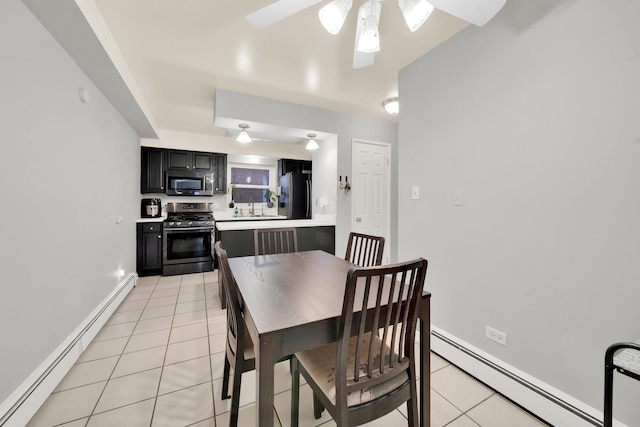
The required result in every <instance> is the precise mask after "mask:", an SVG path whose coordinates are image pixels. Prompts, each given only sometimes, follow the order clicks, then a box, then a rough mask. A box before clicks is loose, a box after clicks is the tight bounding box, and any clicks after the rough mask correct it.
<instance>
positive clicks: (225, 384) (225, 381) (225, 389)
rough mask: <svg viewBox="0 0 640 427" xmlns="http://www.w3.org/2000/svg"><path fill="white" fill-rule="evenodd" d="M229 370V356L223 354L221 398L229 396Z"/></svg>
mask: <svg viewBox="0 0 640 427" xmlns="http://www.w3.org/2000/svg"><path fill="white" fill-rule="evenodd" d="M230 371H231V365H230V364H229V358H228V357H227V355H226V354H225V355H224V373H223V374H222V400H225V399H228V398H230V397H231V396H229V375H230Z"/></svg>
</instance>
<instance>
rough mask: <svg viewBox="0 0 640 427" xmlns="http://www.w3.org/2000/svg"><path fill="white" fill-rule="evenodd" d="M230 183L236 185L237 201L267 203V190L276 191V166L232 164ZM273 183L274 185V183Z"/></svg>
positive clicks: (235, 197) (235, 200)
mask: <svg viewBox="0 0 640 427" xmlns="http://www.w3.org/2000/svg"><path fill="white" fill-rule="evenodd" d="M229 178H230V179H229V184H231V185H235V187H236V195H235V196H234V199H233V200H234V202H236V203H251V200H253V202H255V203H266V202H267V199H266V198H265V196H264V194H265V192H266V190H271V191H274V188H275V167H274V166H259V165H251V166H249V165H241V164H232V165H230V167H229ZM272 183H273V185H272Z"/></svg>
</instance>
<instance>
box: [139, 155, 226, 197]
mask: <svg viewBox="0 0 640 427" xmlns="http://www.w3.org/2000/svg"><path fill="white" fill-rule="evenodd" d="M141 161H142V165H141V168H140V193H142V194H146V193H166V191H165V185H166V184H165V172H166V170H167V169H182V170H189V171H201V172H213V174H214V190H213V194H227V155H226V154H223V153H204V152H199V151H185V150H167V149H164V148H152V147H142V152H141Z"/></svg>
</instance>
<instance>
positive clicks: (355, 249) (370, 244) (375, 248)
mask: <svg viewBox="0 0 640 427" xmlns="http://www.w3.org/2000/svg"><path fill="white" fill-rule="evenodd" d="M383 252H384V237H382V236H371V235H368V234H361V233H354V232H353V231H352V232H351V233H349V242H348V243H347V253H346V254H345V256H344V259H346V260H347V261H349V262H352V263H354V264H356V265H359V266H360V267H371V266H374V265H380V264H382V253H383Z"/></svg>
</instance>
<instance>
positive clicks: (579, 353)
mask: <svg viewBox="0 0 640 427" xmlns="http://www.w3.org/2000/svg"><path fill="white" fill-rule="evenodd" d="M639 16H640V2H637V1H635V0H620V1H616V2H613V3H611V4H608V3H607V4H603V3H602V2H598V1H596V0H565V1H550V0H546V1H536V2H532V1H529V0H509V1H508V2H507V4H506V6H505V8H504V10H503V11H502V12H501V13H500V14H499V15H498V16H497V17H496V18H495V19H494V20H493V21H492V22H490V23H489V24H488V25H487V26H485V27H483V28H478V27H469V28H467V29H466V30H464V31H463V32H462V33H460V34H459V35H458V36H456V37H454V38H453V39H451V40H449V41H448V42H446V43H445V44H444V45H442V46H441V47H439V48H437V49H436V50H434V51H432V52H430V53H429V54H427V55H426V56H424V57H422V58H420V59H419V60H417V61H416V62H414V63H413V64H411V65H410V66H408V67H406V68H405V69H404V70H402V72H401V73H400V97H401V99H402V113H401V117H400V124H399V131H398V133H399V151H400V160H399V171H400V172H399V188H400V189H399V193H400V194H401V197H400V200H399V204H400V208H399V212H400V214H399V239H400V241H399V258H409V257H412V256H417V255H421V256H425V257H426V258H428V259H429V262H430V264H429V272H428V274H427V283H428V285H427V287H428V289H429V290H431V291H432V292H433V305H432V307H433V318H432V320H433V324H434V325H435V326H437V327H440V328H442V329H444V330H445V331H447V332H449V333H451V334H453V335H454V336H457V337H459V338H461V339H462V340H464V341H466V342H468V343H471V344H472V345H474V346H476V347H479V348H480V349H482V350H484V351H487V352H488V353H490V354H492V355H494V356H495V357H497V358H499V359H502V360H503V361H505V362H507V363H509V364H511V365H513V366H515V367H516V368H519V369H521V370H523V371H525V372H527V373H529V374H531V375H533V376H534V377H537V378H538V379H540V380H542V381H544V382H546V383H548V384H550V385H552V386H554V387H556V388H558V389H560V390H561V391H563V392H565V393H568V394H570V395H572V396H574V397H576V398H578V399H580V400H581V401H583V402H585V403H587V404H589V405H591V406H593V407H595V408H598V409H600V410H601V409H602V382H603V379H602V378H603V358H604V351H605V349H606V347H607V346H608V345H609V344H610V343H612V342H615V341H628V340H635V339H636V338H638V337H640V318H639V316H638V312H639V310H638V301H640V284H639V283H640V244H639V242H640V220H638V214H639V213H640V167H639V161H640V127H639V125H638V123H640V120H639V118H640V103H639V102H638V100H639V99H640V77H639V76H640V61H639V59H640V26H639V25H638V22H637V19H638V17H639ZM411 185H420V187H421V188H420V190H421V191H420V195H421V199H420V200H417V201H415V200H410V192H409V188H410V186H411ZM454 189H461V190H462V197H463V203H464V206H458V207H456V206H453V190H454ZM485 325H490V326H492V327H494V328H497V329H499V330H501V331H504V332H506V333H507V334H508V347H506V348H505V347H501V346H499V345H497V344H495V343H493V342H491V341H488V340H487V339H486V338H484V335H485ZM618 379H619V377H618ZM622 382H623V381H619V384H620V383H622ZM624 387H628V390H629V394H628V395H627V396H623V395H622V393H620V394H618V395H617V397H616V412H615V414H616V417H619V418H620V420H622V421H626V423H627V424H629V425H637V421H638V419H640V410H639V409H638V406H637V396H638V388H637V387H638V384H635V388H632V387H631V385H630V384H629V383H628V382H625V386H624ZM624 387H623V388H624ZM632 391H633V392H632ZM634 406H635V407H634Z"/></svg>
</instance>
